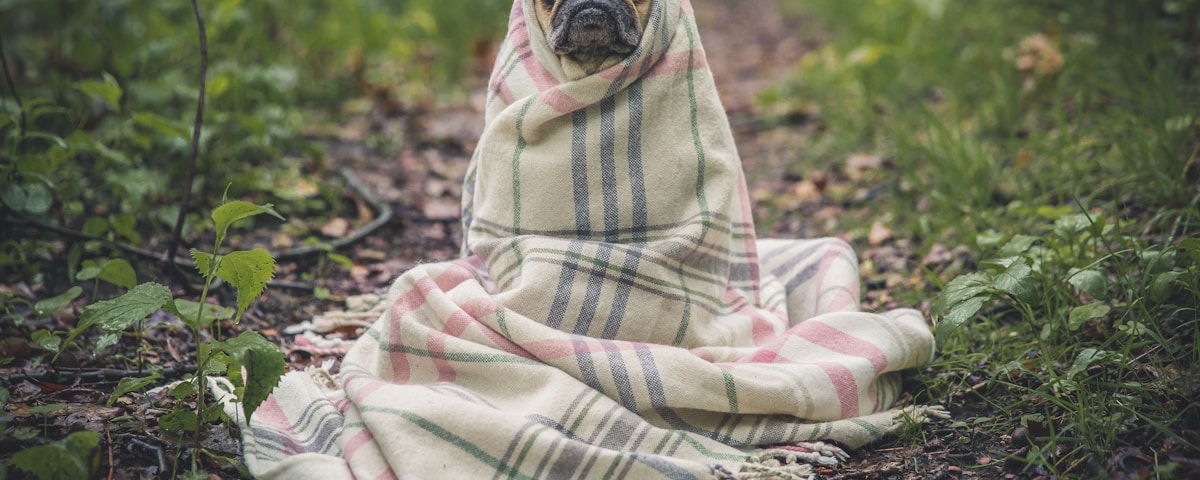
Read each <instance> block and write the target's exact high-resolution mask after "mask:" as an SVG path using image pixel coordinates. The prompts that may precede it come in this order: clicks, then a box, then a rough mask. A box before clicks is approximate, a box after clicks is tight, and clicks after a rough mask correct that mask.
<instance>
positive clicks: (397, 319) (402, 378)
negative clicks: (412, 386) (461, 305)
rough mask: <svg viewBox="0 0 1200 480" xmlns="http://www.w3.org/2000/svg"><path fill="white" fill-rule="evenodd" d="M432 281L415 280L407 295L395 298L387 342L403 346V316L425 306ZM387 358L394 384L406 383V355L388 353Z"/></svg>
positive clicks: (407, 369)
mask: <svg viewBox="0 0 1200 480" xmlns="http://www.w3.org/2000/svg"><path fill="white" fill-rule="evenodd" d="M435 287H436V285H435V284H434V282H433V280H432V279H430V278H429V277H421V278H419V279H417V281H416V284H415V285H413V288H412V290H409V291H408V293H405V294H404V295H401V296H400V297H398V298H396V301H395V302H393V303H392V306H391V311H390V312H389V313H390V315H389V316H388V318H389V321H390V322H391V324H390V325H388V326H387V328H388V335H387V341H388V343H390V344H392V345H403V344H404V341H405V339H404V338H403V337H402V336H401V333H400V332H401V330H403V329H402V328H400V326H401V325H402V324H403V323H404V321H405V319H404V316H405V315H407V314H408V313H410V312H414V311H417V310H419V309H421V307H423V306H424V305H425V294H426V292H429V291H430V290H431V289H433V288H435ZM388 357H389V358H390V360H391V363H392V375H393V377H394V379H395V381H396V383H408V379H409V378H410V375H411V374H412V372H411V371H410V365H409V362H408V354H406V353H404V351H403V350H400V351H395V352H388Z"/></svg>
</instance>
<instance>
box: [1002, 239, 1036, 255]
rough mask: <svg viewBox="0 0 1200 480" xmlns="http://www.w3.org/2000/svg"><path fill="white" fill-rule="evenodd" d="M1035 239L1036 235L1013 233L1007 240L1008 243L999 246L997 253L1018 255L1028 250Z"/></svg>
mask: <svg viewBox="0 0 1200 480" xmlns="http://www.w3.org/2000/svg"><path fill="white" fill-rule="evenodd" d="M1037 240H1038V237H1034V236H1030V235H1013V237H1012V238H1010V239H1009V240H1008V243H1005V244H1004V246H1003V247H1001V248H1000V252H999V253H1000V255H1005V256H1012V255H1020V254H1022V253H1025V252H1026V251H1028V250H1029V247H1032V246H1033V244H1034V242H1036V241H1037Z"/></svg>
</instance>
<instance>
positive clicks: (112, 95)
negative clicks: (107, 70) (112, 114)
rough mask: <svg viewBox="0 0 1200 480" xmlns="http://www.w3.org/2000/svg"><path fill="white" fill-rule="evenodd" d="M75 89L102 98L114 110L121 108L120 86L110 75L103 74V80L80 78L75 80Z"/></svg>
mask: <svg viewBox="0 0 1200 480" xmlns="http://www.w3.org/2000/svg"><path fill="white" fill-rule="evenodd" d="M74 86H75V89H76V90H79V91H80V92H83V93H86V94H88V95H92V96H94V97H97V98H99V99H101V100H104V102H105V103H107V104H108V106H109V107H111V108H112V109H113V110H115V111H120V110H121V86H120V85H117V81H116V79H114V78H113V77H112V76H111V75H105V76H104V81H103V82H100V81H96V80H80V81H78V82H75V85H74Z"/></svg>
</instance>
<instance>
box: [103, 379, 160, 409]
mask: <svg viewBox="0 0 1200 480" xmlns="http://www.w3.org/2000/svg"><path fill="white" fill-rule="evenodd" d="M159 377H161V375H159V374H157V373H156V374H154V375H150V376H148V377H141V378H130V377H125V378H122V379H121V381H120V382H117V388H116V390H113V393H112V395H109V397H108V402H106V403H105V404H104V405H105V406H108V407H111V406H112V404H113V403H114V402H116V401H117V398H120V397H121V395H124V394H126V393H129V392H132V391H135V390H141V389H143V388H146V387H147V386H149V385H150V384H152V383H154V381H155V380H158V379H159Z"/></svg>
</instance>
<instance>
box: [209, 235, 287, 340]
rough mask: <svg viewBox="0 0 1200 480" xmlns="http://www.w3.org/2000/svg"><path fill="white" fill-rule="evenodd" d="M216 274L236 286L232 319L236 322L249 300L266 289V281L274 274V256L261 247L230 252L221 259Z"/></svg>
mask: <svg viewBox="0 0 1200 480" xmlns="http://www.w3.org/2000/svg"><path fill="white" fill-rule="evenodd" d="M217 276H218V277H221V278H222V279H224V280H225V281H226V282H228V283H229V284H230V285H233V286H234V287H236V288H237V307H238V309H237V314H236V315H235V316H234V320H233V321H234V322H238V321H240V320H241V319H242V313H243V312H245V311H246V308H247V307H249V306H250V302H253V301H254V299H255V298H258V296H259V295H261V294H262V293H263V291H264V290H266V289H267V282H269V281H271V278H272V277H274V276H275V258H274V257H272V256H271V253H270V252H268V251H266V250H263V249H261V248H256V249H254V250H243V251H237V252H231V253H230V254H228V255H225V258H223V259H221V266H220V267H218V268H217Z"/></svg>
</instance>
